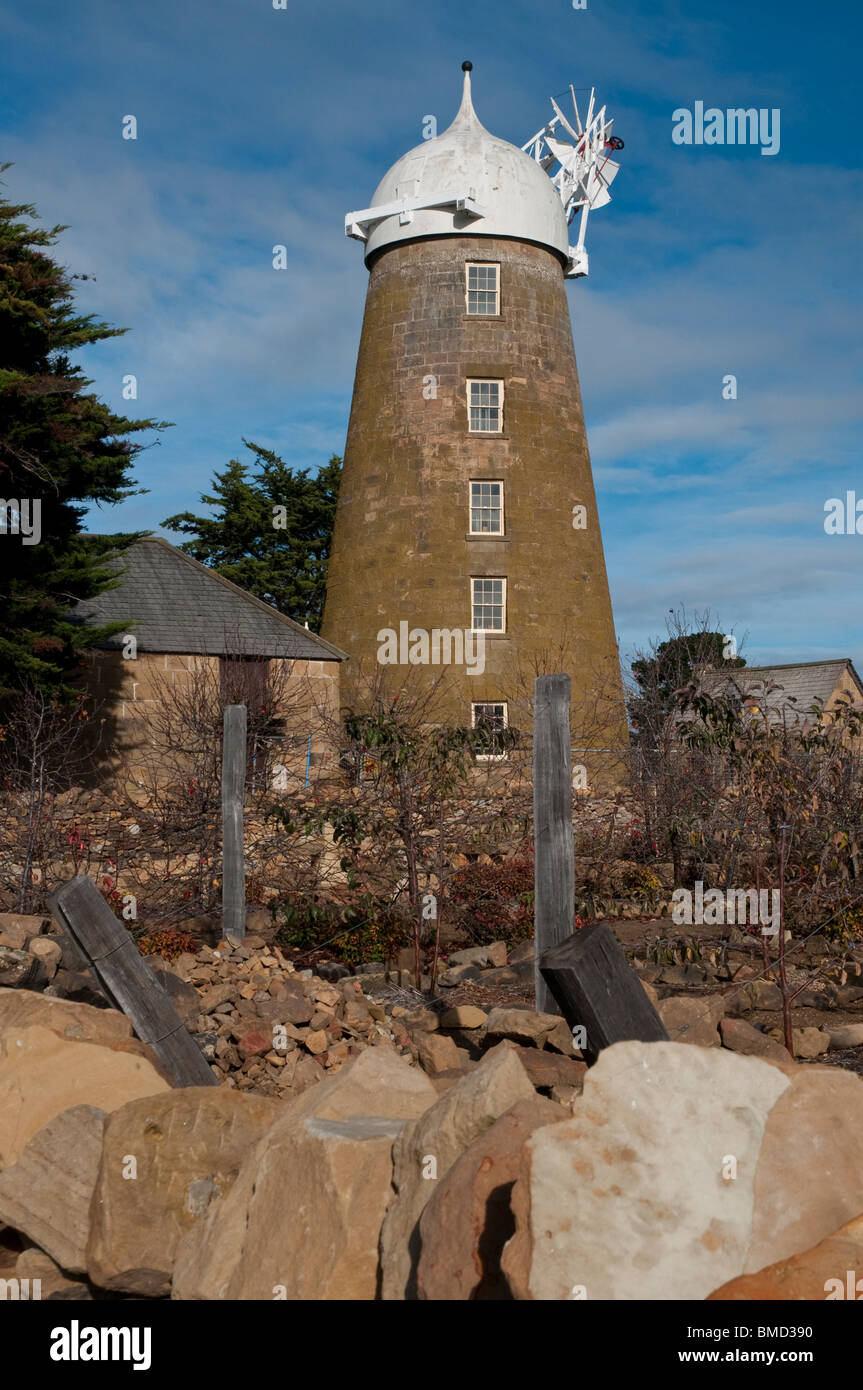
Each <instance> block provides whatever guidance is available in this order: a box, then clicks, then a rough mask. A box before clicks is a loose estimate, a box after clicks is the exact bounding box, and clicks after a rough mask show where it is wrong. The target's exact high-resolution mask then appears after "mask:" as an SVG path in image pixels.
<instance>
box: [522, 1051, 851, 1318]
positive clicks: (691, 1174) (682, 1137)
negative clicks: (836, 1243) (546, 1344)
mask: <svg viewBox="0 0 863 1390" xmlns="http://www.w3.org/2000/svg"><path fill="white" fill-rule="evenodd" d="M859 1086H860V1082H859V1080H858V1079H857V1077H855V1076H853V1075H852V1074H850V1073H845V1072H839V1071H837V1070H836V1069H834V1068H826V1067H823V1068H821V1067H797V1066H793V1065H788V1066H786V1065H784V1064H776V1063H773V1062H772V1061H767V1060H764V1061H762V1060H760V1059H758V1058H755V1057H742V1056H737V1055H735V1054H733V1053H730V1052H726V1051H724V1050H720V1049H712V1048H711V1049H706V1048H681V1047H675V1046H674V1045H673V1044H670V1043H650V1044H643V1043H636V1042H627V1043H618V1044H617V1045H616V1046H614V1047H611V1048H608V1049H607V1050H606V1051H605V1052H603V1053H602V1055H601V1057H600V1059H599V1061H598V1062H597V1064H596V1066H595V1067H594V1068H593V1069H592V1070H591V1071H589V1072H588V1074H587V1076H586V1078H585V1082H584V1092H583V1095H582V1096H581V1098H580V1099H579V1100H577V1101H576V1102H575V1104H574V1107H573V1118H572V1119H571V1120H567V1121H566V1122H565V1123H564V1124H562V1125H555V1126H553V1127H552V1128H551V1129H543V1130H540V1131H539V1132H538V1133H537V1134H535V1135H534V1136H533V1137H532V1138H531V1139H529V1140H528V1141H527V1143H526V1145H525V1147H524V1150H523V1152H522V1162H521V1167H520V1170H519V1176H518V1179H517V1181H516V1185H515V1188H514V1192H513V1211H514V1214H515V1220H516V1233H515V1235H514V1236H513V1238H512V1240H511V1241H510V1242H509V1244H508V1245H507V1247H506V1250H505V1251H504V1256H503V1260H502V1266H503V1269H504V1272H505V1273H506V1276H507V1278H508V1279H509V1281H510V1286H511V1288H512V1290H513V1292H514V1294H515V1295H516V1297H518V1298H533V1299H568V1298H571V1297H573V1290H574V1289H580V1288H581V1287H583V1288H584V1289H585V1290H586V1295H587V1297H588V1298H590V1299H597V1298H599V1299H638V1298H645V1299H676V1298H687V1299H692V1298H696V1299H697V1298H705V1297H707V1295H708V1294H709V1293H710V1292H711V1291H712V1289H714V1288H717V1287H719V1286H720V1285H721V1284H723V1283H724V1282H726V1281H727V1280H729V1279H732V1278H735V1277H736V1276H737V1275H740V1274H742V1273H745V1272H747V1271H750V1270H756V1269H760V1268H762V1267H763V1266H764V1265H766V1264H769V1263H772V1262H774V1261H776V1260H779V1259H783V1258H786V1257H788V1256H790V1255H793V1254H794V1253H795V1251H798V1250H800V1249H805V1248H807V1247H808V1246H811V1245H813V1244H814V1243H815V1242H816V1241H818V1240H819V1239H821V1238H823V1237H824V1236H825V1235H827V1234H829V1233H830V1232H831V1231H834V1230H835V1229H836V1228H837V1227H838V1226H839V1225H840V1224H842V1222H843V1221H848V1220H849V1219H850V1218H851V1217H852V1216H854V1215H855V1214H857V1213H859V1212H860V1210H861V1209H863V1166H861V1164H860V1162H859V1154H860V1151H861V1147H863V1106H861V1105H860V1103H859V1101H860V1094H859ZM825 1174H829V1180H825Z"/></svg>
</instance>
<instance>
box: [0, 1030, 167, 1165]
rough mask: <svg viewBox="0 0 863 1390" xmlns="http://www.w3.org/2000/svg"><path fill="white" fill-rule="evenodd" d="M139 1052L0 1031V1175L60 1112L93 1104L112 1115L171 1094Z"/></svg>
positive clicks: (42, 1033)
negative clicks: (145, 1099) (131, 1103)
mask: <svg viewBox="0 0 863 1390" xmlns="http://www.w3.org/2000/svg"><path fill="white" fill-rule="evenodd" d="M121 1049H123V1050H121ZM142 1054H143V1048H142V1047H141V1045H140V1044H135V1043H131V1042H123V1041H120V1042H117V1043H114V1044H110V1045H109V1044H107V1043H98V1044H97V1043H90V1042H70V1041H68V1040H67V1039H65V1038H61V1037H59V1036H58V1034H57V1033H55V1032H53V1031H52V1030H51V1029H50V1028H40V1027H29V1028H20V1029H18V1028H12V1029H8V1028H7V1029H5V1030H4V1031H3V1032H2V1033H0V1171H2V1170H3V1169H4V1168H10V1167H11V1166H12V1165H13V1164H14V1163H17V1161H18V1159H19V1158H20V1156H21V1154H22V1153H23V1151H24V1149H25V1147H26V1146H27V1144H28V1143H29V1141H30V1140H31V1139H32V1138H33V1136H34V1135H35V1134H36V1133H38V1131H39V1130H40V1129H42V1128H43V1126H45V1125H47V1124H48V1123H49V1121H51V1120H53V1119H54V1118H55V1117H56V1116H57V1115H59V1114H60V1113H61V1111H63V1110H68V1109H70V1108H71V1107H72V1106H75V1105H94V1106H95V1107H96V1108H97V1109H98V1110H105V1111H107V1112H108V1113H110V1112H111V1111H114V1110H117V1109H119V1107H120V1106H121V1105H126V1104H127V1103H128V1102H129V1101H130V1100H137V1099H139V1097H141V1096H152V1095H156V1094H158V1093H160V1092H162V1091H167V1090H169V1089H170V1088H169V1086H168V1083H167V1081H165V1080H164V1079H163V1078H162V1077H161V1076H160V1075H159V1073H158V1071H157V1070H156V1068H155V1066H154V1065H153V1063H152V1062H150V1061H149V1060H148V1058H147V1057H146V1056H144V1055H142Z"/></svg>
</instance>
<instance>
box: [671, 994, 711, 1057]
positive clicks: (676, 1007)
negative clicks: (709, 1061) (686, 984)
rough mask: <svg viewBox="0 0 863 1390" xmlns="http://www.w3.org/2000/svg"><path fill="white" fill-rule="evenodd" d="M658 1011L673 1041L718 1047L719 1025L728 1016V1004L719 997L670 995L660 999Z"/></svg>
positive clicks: (697, 1045)
mask: <svg viewBox="0 0 863 1390" xmlns="http://www.w3.org/2000/svg"><path fill="white" fill-rule="evenodd" d="M656 1009H657V1012H658V1014H659V1017H660V1018H661V1019H662V1022H663V1023H664V1024H665V1031H666V1032H667V1034H668V1036H669V1038H670V1039H671V1041H672V1042H682V1043H692V1044H694V1046H695V1047H719V1045H720V1038H719V1024H720V1021H721V1019H723V1018H724V1017H725V1001H724V1000H723V999H722V997H721V996H720V995H716V994H714V995H713V996H712V997H710V998H693V997H692V996H691V995H685V994H679V995H671V996H670V997H669V998H667V999H660V1001H659V1003H658V1004H657V1005H656Z"/></svg>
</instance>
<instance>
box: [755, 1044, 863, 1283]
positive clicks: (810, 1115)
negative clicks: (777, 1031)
mask: <svg viewBox="0 0 863 1390" xmlns="http://www.w3.org/2000/svg"><path fill="white" fill-rule="evenodd" d="M786 1075H788V1077H789V1080H790V1082H791V1084H790V1086H789V1087H788V1088H787V1090H785V1091H783V1093H782V1095H781V1096H780V1097H779V1099H778V1100H777V1102H776V1104H775V1105H774V1106H773V1108H772V1110H771V1111H770V1115H769V1117H768V1120H767V1127H766V1129H765V1132H764V1139H763V1140H762V1144H761V1152H760V1154H759V1158H758V1167H757V1170H756V1173H755V1210H754V1213H753V1220H752V1233H751V1237H750V1242H749V1249H748V1251H747V1256H746V1263H745V1265H744V1267H743V1269H742V1270H741V1271H739V1272H740V1273H747V1274H748V1273H752V1272H754V1271H755V1270H758V1269H762V1268H763V1267H764V1266H765V1265H768V1264H773V1263H774V1262H775V1261H776V1260H784V1259H787V1258H789V1257H790V1256H791V1255H795V1254H796V1253H797V1252H798V1251H799V1250H808V1249H809V1248H810V1247H811V1246H813V1245H815V1244H817V1242H818V1241H819V1240H823V1239H824V1237H825V1236H828V1235H829V1234H830V1233H831V1231H836V1230H837V1229H838V1228H839V1227H840V1226H842V1225H843V1224H844V1223H845V1222H847V1221H851V1220H852V1219H853V1218H854V1217H855V1216H858V1215H859V1214H860V1212H861V1211H863V1160H861V1154H863V1086H861V1082H860V1078H859V1077H857V1076H855V1075H854V1074H853V1072H848V1071H842V1070H841V1069H840V1068H839V1067H815V1066H802V1067H801V1066H797V1067H794V1069H793V1071H792V1070H791V1069H788V1071H787V1072H786ZM861 1273H863V1270H861Z"/></svg>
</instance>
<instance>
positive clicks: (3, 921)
mask: <svg viewBox="0 0 863 1390" xmlns="http://www.w3.org/2000/svg"><path fill="white" fill-rule="evenodd" d="M50 925H51V923H50V919H49V918H47V917H33V916H29V915H28V914H27V913H23V912H0V946H11V947H12V948H13V949H14V950H16V951H23V949H24V947H25V946H26V945H27V942H28V941H29V940H30V938H31V936H41V935H42V934H43V932H46V931H47V930H48V928H49V927H50Z"/></svg>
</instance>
